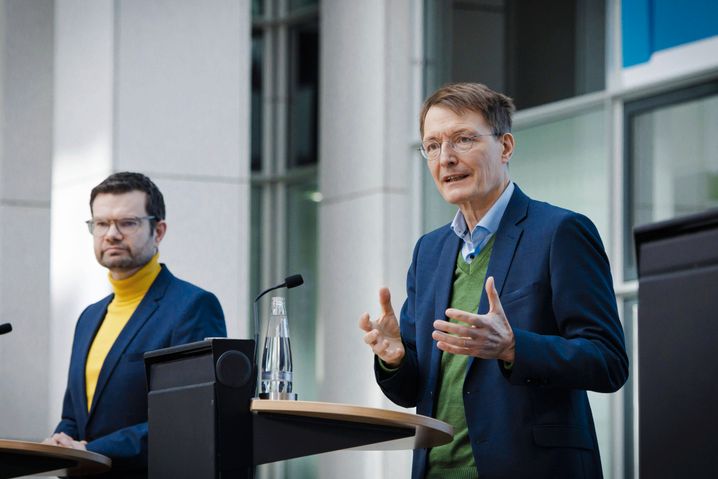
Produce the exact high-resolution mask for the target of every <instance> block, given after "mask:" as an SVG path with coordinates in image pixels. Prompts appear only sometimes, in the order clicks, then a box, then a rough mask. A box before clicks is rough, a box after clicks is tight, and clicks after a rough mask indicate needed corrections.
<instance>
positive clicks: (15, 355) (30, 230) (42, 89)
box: [0, 0, 53, 440]
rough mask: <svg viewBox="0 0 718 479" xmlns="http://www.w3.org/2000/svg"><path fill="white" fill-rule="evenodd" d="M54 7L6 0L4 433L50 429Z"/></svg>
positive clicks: (1, 41)
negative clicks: (8, 326)
mask: <svg viewBox="0 0 718 479" xmlns="http://www.w3.org/2000/svg"><path fill="white" fill-rule="evenodd" d="M52 53H53V6H52V1H51V0H38V1H34V2H23V1H20V0H4V1H0V323H5V322H11V323H12V325H13V328H14V330H13V332H12V333H10V334H8V335H6V336H0V382H1V384H2V386H0V406H1V409H0V437H2V438H17V439H26V440H27V439H30V440H32V439H37V438H42V437H44V435H45V434H46V421H45V416H44V412H45V410H46V401H47V399H46V398H47V392H48V391H47V389H48V388H47V383H48V375H49V372H48V368H47V361H48V344H49V325H50V320H49V285H50V275H49V248H48V246H49V243H50V167H51V151H52V86H53V58H52Z"/></svg>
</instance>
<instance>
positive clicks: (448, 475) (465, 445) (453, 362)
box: [426, 237, 495, 479]
mask: <svg viewBox="0 0 718 479" xmlns="http://www.w3.org/2000/svg"><path fill="white" fill-rule="evenodd" d="M494 238H495V237H492V238H491V240H489V242H488V244H487V245H486V246H484V248H483V249H482V250H481V252H479V254H478V255H477V256H476V258H474V260H473V261H472V262H471V264H467V263H466V262H465V261H464V258H463V256H461V251H459V255H458V257H457V258H456V269H455V270H454V285H453V288H452V292H451V307H452V308H455V309H460V310H462V311H470V312H472V313H475V312H476V311H478V309H479V301H480V300H481V293H482V291H483V289H484V281H485V280H486V270H487V269H488V266H489V258H490V257H491V251H492V250H493V248H494ZM451 321H452V322H456V321H454V320H453V319H452V320H451ZM468 362H469V356H464V355H459V354H448V353H442V354H441V378H440V386H439V396H438V399H437V404H436V415H435V417H436V418H437V419H440V420H441V421H444V422H447V423H449V424H451V425H452V426H453V427H454V440H453V441H451V442H450V443H448V444H444V445H443V446H439V447H435V448H432V449H431V451H429V464H428V468H427V474H426V477H427V478H441V479H476V478H478V477H479V475H478V472H477V471H476V463H475V462H474V455H473V453H472V451H471V440H470V438H469V428H468V426H467V425H466V415H465V413H464V399H463V386H464V378H465V377H466V368H467V367H468Z"/></svg>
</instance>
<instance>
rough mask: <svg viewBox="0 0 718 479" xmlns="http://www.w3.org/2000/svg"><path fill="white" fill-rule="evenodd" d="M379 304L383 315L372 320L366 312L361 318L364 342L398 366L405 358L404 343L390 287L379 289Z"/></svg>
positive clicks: (375, 352) (394, 365)
mask: <svg viewBox="0 0 718 479" xmlns="http://www.w3.org/2000/svg"><path fill="white" fill-rule="evenodd" d="M379 304H380V305H381V316H379V319H377V320H375V321H372V320H371V319H370V317H369V313H364V314H362V315H361V317H360V318H359V327H360V328H361V329H362V330H363V331H365V332H366V334H365V335H364V342H365V343H367V344H368V345H369V346H371V350H372V351H373V352H374V354H376V355H377V356H379V359H381V360H382V361H384V364H386V365H387V366H388V367H390V368H397V367H399V365H400V364H401V360H402V359H404V354H405V351H404V344H403V343H402V342H401V334H400V332H399V321H397V319H396V315H395V314H394V308H392V307H391V293H390V292H389V288H381V289H380V290H379Z"/></svg>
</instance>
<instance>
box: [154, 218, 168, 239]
mask: <svg viewBox="0 0 718 479" xmlns="http://www.w3.org/2000/svg"><path fill="white" fill-rule="evenodd" d="M154 233H155V244H156V245H159V244H160V241H162V238H164V237H165V233H167V223H165V221H164V220H160V221H158V222H157V224H156V225H155V231H154Z"/></svg>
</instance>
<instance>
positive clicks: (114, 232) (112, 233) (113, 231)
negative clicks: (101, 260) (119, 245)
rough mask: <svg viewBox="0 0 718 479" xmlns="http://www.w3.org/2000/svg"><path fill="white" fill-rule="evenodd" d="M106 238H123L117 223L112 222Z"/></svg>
mask: <svg viewBox="0 0 718 479" xmlns="http://www.w3.org/2000/svg"><path fill="white" fill-rule="evenodd" d="M105 236H106V237H109V238H118V237H119V238H122V233H121V232H120V229H119V228H118V227H117V223H116V222H115V221H111V222H110V227H109V228H107V233H105Z"/></svg>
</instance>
